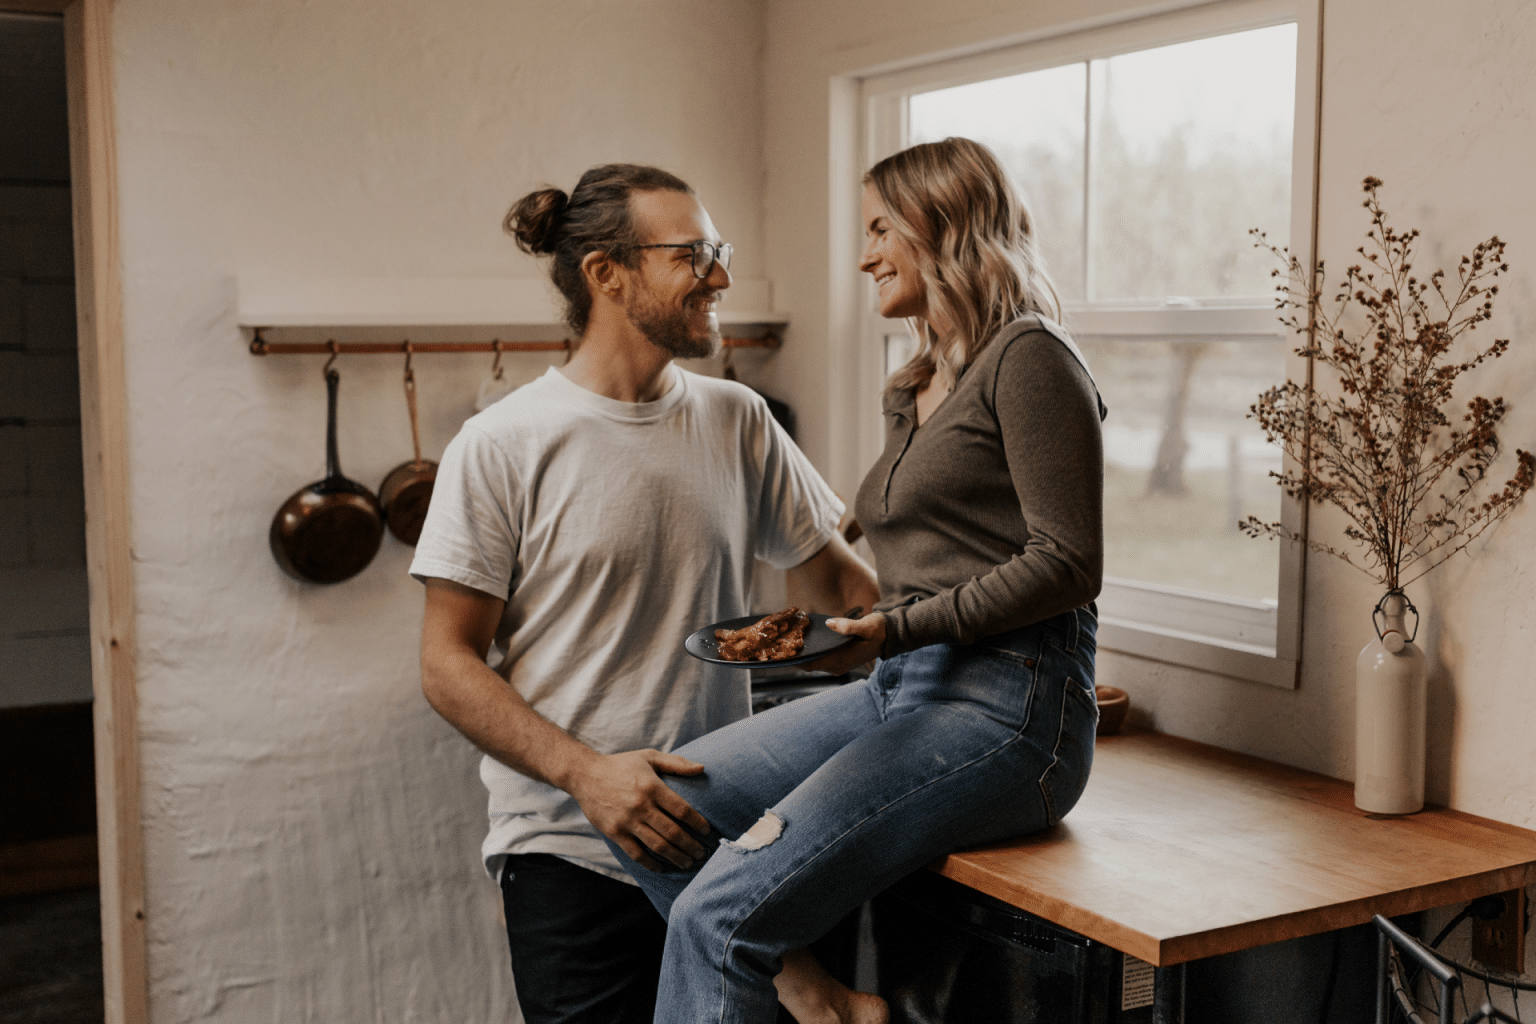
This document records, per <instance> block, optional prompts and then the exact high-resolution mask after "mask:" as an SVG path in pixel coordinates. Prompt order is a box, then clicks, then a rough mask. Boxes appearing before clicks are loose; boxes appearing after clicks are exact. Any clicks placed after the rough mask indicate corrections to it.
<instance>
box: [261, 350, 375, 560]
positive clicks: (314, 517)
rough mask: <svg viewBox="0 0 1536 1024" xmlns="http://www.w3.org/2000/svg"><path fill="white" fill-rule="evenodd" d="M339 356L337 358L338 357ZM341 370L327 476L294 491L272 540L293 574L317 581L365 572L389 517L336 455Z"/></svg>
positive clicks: (330, 405)
mask: <svg viewBox="0 0 1536 1024" xmlns="http://www.w3.org/2000/svg"><path fill="white" fill-rule="evenodd" d="M332 358H334V357H332ZM340 384H341V374H339V373H337V372H336V371H335V370H333V369H331V366H330V364H329V363H327V364H326V368H325V390H326V406H327V407H326V422H325V479H324V480H319V481H316V482H315V483H312V484H310V485H309V486H308V487H303V488H301V489H299V490H297V491H295V492H294V493H293V495H292V496H291V497H289V499H288V500H287V501H285V502H283V505H282V507H281V508H279V509H278V510H277V515H275V516H273V517H272V528H271V530H269V531H268V533H267V540H268V542H269V543H270V544H271V546H272V557H273V558H275V559H277V564H278V565H279V566H281V567H282V570H283V571H284V572H286V573H287V574H288V575H290V576H292V577H293V578H294V579H297V580H307V581H309V582H312V583H340V582H341V581H342V580H349V579H351V578H352V577H353V576H356V575H357V574H358V573H360V572H362V571H363V569H364V568H365V567H366V566H367V565H368V563H369V562H371V561H373V556H374V555H375V554H377V553H378V550H379V542H380V541H381V540H382V539H383V537H384V515H383V512H382V511H381V510H380V509H379V502H378V499H376V498H375V497H374V496H373V492H372V491H370V490H369V489H368V488H366V487H364V486H363V485H362V484H360V483H358V482H357V481H355V480H348V479H347V478H346V477H345V476H342V474H341V465H340V462H339V460H338V459H337V457H336V391H337V388H338V387H339V386H340Z"/></svg>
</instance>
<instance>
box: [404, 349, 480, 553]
mask: <svg viewBox="0 0 1536 1024" xmlns="http://www.w3.org/2000/svg"><path fill="white" fill-rule="evenodd" d="M497 355H500V353H497ZM405 403H406V405H407V406H409V407H410V410H411V444H412V445H413V446H414V447H415V450H416V457H415V458H414V459H412V460H411V461H410V462H402V463H400V465H398V466H396V467H395V468H394V469H392V470H390V471H389V475H388V476H386V477H385V478H384V482H383V483H381V484H379V504H381V505H382V506H384V519H385V521H386V522H387V523H388V524H389V532H390V533H392V534H394V535H395V537H396V539H398V540H400V541H403V542H404V543H406V544H409V545H411V546H412V547H415V546H416V541H418V540H419V539H421V527H422V524H424V523H425V522H426V521H427V506H428V504H430V503H431V501H432V484H433V482H434V481H436V480H437V463H435V462H431V461H429V460H427V459H423V458H422V457H421V430H420V428H418V427H417V425H416V373H415V371H414V370H412V369H411V354H410V352H409V350H407V352H406V354H405Z"/></svg>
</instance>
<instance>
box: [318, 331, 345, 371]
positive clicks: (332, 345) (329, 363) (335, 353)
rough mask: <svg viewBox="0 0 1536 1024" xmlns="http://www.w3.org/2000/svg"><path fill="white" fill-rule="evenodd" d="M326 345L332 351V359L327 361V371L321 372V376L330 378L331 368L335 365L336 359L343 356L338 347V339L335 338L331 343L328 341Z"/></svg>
mask: <svg viewBox="0 0 1536 1024" xmlns="http://www.w3.org/2000/svg"><path fill="white" fill-rule="evenodd" d="M326 345H327V347H329V348H330V350H331V358H329V359H327V360H326V361H325V369H323V370H321V371H320V376H322V377H329V376H330V375H331V367H332V366H333V365H334V364H335V362H336V357H337V356H339V355H341V349H340V348H338V347H337V346H336V339H335V338H332V339H331V340H330V341H327V342H326Z"/></svg>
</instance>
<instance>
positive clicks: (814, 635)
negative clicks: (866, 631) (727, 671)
mask: <svg viewBox="0 0 1536 1024" xmlns="http://www.w3.org/2000/svg"><path fill="white" fill-rule="evenodd" d="M760 618H762V616H761V615H743V616H742V617H741V618H739V619H726V620H725V621H724V622H717V623H715V624H714V625H713V626H705V627H704V628H703V629H701V630H698V631H697V632H695V633H693V634H692V635H690V636H689V637H688V639H687V640H684V641H683V650H685V651H687V652H688V653H689V654H691V655H693V656H694V657H695V658H698V659H699V660H701V661H707V662H709V663H710V664H711V665H727V666H729V667H731V668H767V667H769V666H770V665H771V666H774V667H779V666H784V665H804V664H807V663H808V662H812V661H815V660H816V659H817V658H822V657H825V656H826V655H828V654H831V653H832V652H833V651H837V650H841V649H842V648H844V647H848V646H850V645H852V644H856V643H858V641H859V638H858V637H856V636H843V634H841V633H834V632H833V631H832V630H830V629H828V628H827V618H828V616H826V615H812V616H811V624H810V625H809V626H806V627H805V650H803V651H801V652H800V653H799V654H797V655H795V656H794V657H793V658H778V659H776V660H774V661H726V660H725V659H724V658H722V657H720V642H719V641H718V640H716V639H715V630H717V629H740V628H741V627H742V626H750V625H752V623H754V622H756V621H757V620H758V619H760Z"/></svg>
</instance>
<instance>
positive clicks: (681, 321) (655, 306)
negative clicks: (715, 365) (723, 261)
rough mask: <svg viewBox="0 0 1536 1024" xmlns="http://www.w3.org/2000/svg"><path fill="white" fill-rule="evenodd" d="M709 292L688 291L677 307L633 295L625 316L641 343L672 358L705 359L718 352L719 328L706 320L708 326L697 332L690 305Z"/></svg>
mask: <svg viewBox="0 0 1536 1024" xmlns="http://www.w3.org/2000/svg"><path fill="white" fill-rule="evenodd" d="M705 294H709V292H707V291H706V292H691V293H689V295H688V298H687V300H686V302H685V303H684V304H683V305H681V306H669V305H666V304H665V303H664V302H662V301H660V300H658V299H657V298H656V296H655V295H654V294H653V293H652V292H650V291H644V292H638V293H636V295H635V297H634V299H632V300H631V302H630V304H629V308H628V309H626V310H625V311H624V312H625V315H626V316H628V317H629V322H630V323H632V324H634V325H635V327H636V328H637V329H638V330H639V331H640V333H641V334H643V335H645V340H646V341H649V342H650V343H651V344H652V345H655V346H656V347H657V348H659V349H661V350H662V351H663V352H665V353H666V354H667V355H669V356H671V357H672V358H674V359H708V358H709V357H710V356H713V355H714V354H715V353H717V352H719V351H720V326H719V324H718V323H717V322H716V321H715V320H714V318H712V317H711V318H709V326H708V328H706V329H705V330H704V331H703V333H700V332H699V330H698V328H697V327H696V326H695V324H694V322H693V318H694V315H695V311H694V310H693V308H692V305H691V303H692V302H693V300H694V299H695V298H698V297H699V296H700V295H705Z"/></svg>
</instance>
